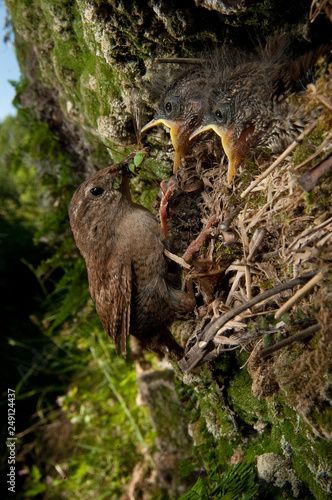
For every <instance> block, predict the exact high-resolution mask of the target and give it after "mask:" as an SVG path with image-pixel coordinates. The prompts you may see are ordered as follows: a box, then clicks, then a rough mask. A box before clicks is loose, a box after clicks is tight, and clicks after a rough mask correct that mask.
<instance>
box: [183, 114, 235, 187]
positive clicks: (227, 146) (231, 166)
mask: <svg viewBox="0 0 332 500" xmlns="http://www.w3.org/2000/svg"><path fill="white" fill-rule="evenodd" d="M207 130H213V131H214V132H215V133H216V134H217V135H219V137H220V138H221V143H222V147H223V148H224V151H225V154H226V156H227V158H228V171H227V182H228V184H231V182H232V179H233V177H234V173H235V168H236V167H237V165H238V164H239V163H240V158H239V157H238V155H237V154H236V147H235V144H234V140H233V139H232V129H230V130H229V131H227V132H226V133H224V132H223V131H222V130H220V128H218V127H217V125H215V124H212V125H201V126H200V127H198V128H197V129H196V130H195V131H194V132H193V133H192V134H191V136H190V137H189V140H190V141H191V139H193V138H194V137H196V135H198V134H201V133H202V132H206V131H207Z"/></svg>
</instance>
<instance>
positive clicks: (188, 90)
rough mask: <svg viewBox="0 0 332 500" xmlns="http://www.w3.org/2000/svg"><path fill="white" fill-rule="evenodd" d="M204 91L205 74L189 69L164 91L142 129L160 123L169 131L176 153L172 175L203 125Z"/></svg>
mask: <svg viewBox="0 0 332 500" xmlns="http://www.w3.org/2000/svg"><path fill="white" fill-rule="evenodd" d="M205 88H206V75H205V74H204V73H203V72H202V71H201V68H200V67H199V66H197V65H194V66H190V67H189V68H188V69H186V70H185V71H184V72H183V73H181V75H179V76H178V77H177V78H175V80H174V81H173V82H172V83H171V85H170V86H169V87H168V88H167V89H166V91H165V93H164V95H163V96H162V98H161V101H160V104H159V107H158V109H157V111H156V113H155V115H154V117H153V119H152V120H151V121H150V122H149V123H147V124H146V125H145V126H144V127H143V128H142V132H145V131H146V130H148V129H149V128H151V127H155V126H156V125H161V124H163V125H166V127H168V128H169V129H170V134H171V140H172V144H173V147H174V150H175V157H174V166H173V173H175V172H176V171H177V169H178V166H179V164H180V160H181V157H182V155H183V154H184V153H185V152H186V150H187V148H188V144H189V137H190V135H191V134H192V132H193V131H194V130H195V129H196V128H197V127H199V126H200V125H201V123H202V119H203V112H204V109H203V107H202V103H203V100H202V93H203V91H204V89H205Z"/></svg>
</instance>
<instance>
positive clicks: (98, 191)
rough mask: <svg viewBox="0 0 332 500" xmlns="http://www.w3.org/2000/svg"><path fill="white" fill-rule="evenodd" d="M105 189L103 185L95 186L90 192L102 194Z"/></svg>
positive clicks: (97, 194)
mask: <svg viewBox="0 0 332 500" xmlns="http://www.w3.org/2000/svg"><path fill="white" fill-rule="evenodd" d="M104 191H105V189H104V188H101V187H93V188H92V189H90V193H91V194H92V196H101V195H102V194H103V192H104Z"/></svg>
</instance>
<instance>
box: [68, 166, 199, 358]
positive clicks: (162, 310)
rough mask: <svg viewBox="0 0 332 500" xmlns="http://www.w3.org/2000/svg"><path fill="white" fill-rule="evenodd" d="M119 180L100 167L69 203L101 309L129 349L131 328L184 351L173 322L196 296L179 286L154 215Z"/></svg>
mask: <svg viewBox="0 0 332 500" xmlns="http://www.w3.org/2000/svg"><path fill="white" fill-rule="evenodd" d="M115 180H116V174H114V166H113V167H109V168H106V169H104V170H102V171H100V172H97V173H95V174H94V175H92V176H91V177H90V178H89V179H88V180H86V181H85V182H83V183H82V184H81V186H80V187H79V188H78V189H77V191H76V192H75V194H74V196H73V198H72V200H71V202H70V205H69V218H70V225H71V228H72V231H73V235H74V238H75V241H76V244H77V246H78V248H79V250H80V252H81V254H82V256H83V257H84V259H85V262H86V267H87V272H88V280H89V289H90V293H91V296H92V298H93V300H94V301H95V305H96V310H97V313H98V315H99V317H100V320H101V322H102V324H103V327H104V329H105V330H106V331H107V332H108V334H109V335H110V337H111V339H112V341H113V342H114V343H115V345H116V346H117V348H119V349H120V350H121V352H122V353H123V354H124V355H125V354H126V340H127V337H128V334H129V333H130V334H132V335H134V336H135V337H137V338H138V339H139V340H140V341H141V342H142V344H143V346H145V347H146V348H147V349H149V350H152V351H154V352H157V353H161V352H169V353H170V354H171V355H172V356H173V357H178V356H181V355H182V348H181V347H180V346H179V345H178V344H177V343H176V342H175V340H174V338H173V336H172V335H171V333H170V331H169V330H168V326H169V325H170V324H171V323H172V321H173V319H174V318H175V317H176V316H179V315H181V314H185V313H188V312H189V311H190V310H191V309H192V308H193V306H194V304H193V300H192V299H191V298H189V297H188V295H187V294H186V293H185V292H183V291H181V290H180V276H179V272H178V269H176V270H174V267H172V266H173V264H174V263H173V262H171V261H169V260H168V259H167V258H166V257H165V254H164V250H165V247H166V242H165V239H164V238H163V235H162V232H161V230H160V227H159V225H158V223H157V221H156V219H155V217H154V216H153V215H152V214H151V213H150V212H149V211H148V210H147V209H145V208H143V207H141V206H140V205H137V204H135V203H133V201H132V200H131V197H130V193H129V186H128V182H127V181H126V179H125V178H124V180H123V181H122V184H121V187H120V188H119V189H115V188H114V187H113V186H114V181H115Z"/></svg>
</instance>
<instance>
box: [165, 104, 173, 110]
mask: <svg viewBox="0 0 332 500" xmlns="http://www.w3.org/2000/svg"><path fill="white" fill-rule="evenodd" d="M165 109H166V111H167V113H171V111H172V109H173V106H172V103H171V102H169V101H168V102H166V104H165Z"/></svg>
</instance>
